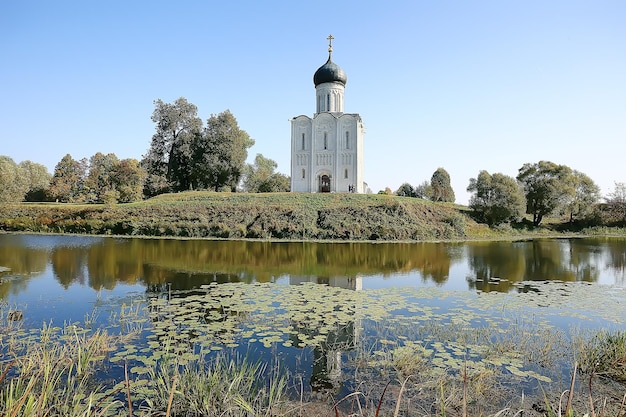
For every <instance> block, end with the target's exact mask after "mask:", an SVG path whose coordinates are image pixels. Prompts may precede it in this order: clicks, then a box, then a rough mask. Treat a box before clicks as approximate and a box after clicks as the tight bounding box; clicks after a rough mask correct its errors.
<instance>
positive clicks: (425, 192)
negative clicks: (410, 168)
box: [414, 180, 433, 200]
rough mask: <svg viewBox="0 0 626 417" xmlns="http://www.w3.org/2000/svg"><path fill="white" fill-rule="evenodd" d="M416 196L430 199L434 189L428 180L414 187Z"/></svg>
mask: <svg viewBox="0 0 626 417" xmlns="http://www.w3.org/2000/svg"><path fill="white" fill-rule="evenodd" d="M414 191H415V197H417V198H421V199H424V200H428V199H430V198H431V196H432V193H433V190H432V187H431V186H430V183H429V182H428V181H426V180H425V181H424V182H422V183H421V184H419V185H417V186H416V187H415V189H414Z"/></svg>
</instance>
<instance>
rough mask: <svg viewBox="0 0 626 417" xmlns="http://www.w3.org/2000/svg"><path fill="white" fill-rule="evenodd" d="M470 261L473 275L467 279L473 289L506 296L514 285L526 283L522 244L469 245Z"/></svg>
mask: <svg viewBox="0 0 626 417" xmlns="http://www.w3.org/2000/svg"><path fill="white" fill-rule="evenodd" d="M467 260H468V265H469V268H470V270H471V271H472V273H473V274H472V276H468V277H466V279H467V282H468V285H469V288H470V289H475V290H480V291H485V292H488V291H500V292H507V291H510V290H511V288H512V287H513V284H514V283H515V282H519V281H523V280H524V272H525V269H526V264H525V262H524V260H525V256H524V248H523V246H522V244H515V243H514V244H511V242H470V243H468V244H467Z"/></svg>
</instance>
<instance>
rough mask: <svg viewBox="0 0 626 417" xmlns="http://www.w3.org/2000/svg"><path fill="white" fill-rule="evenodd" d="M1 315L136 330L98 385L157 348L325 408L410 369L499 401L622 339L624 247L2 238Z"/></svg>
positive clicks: (621, 242) (143, 367)
mask: <svg viewBox="0 0 626 417" xmlns="http://www.w3.org/2000/svg"><path fill="white" fill-rule="evenodd" d="M0 300H1V301H0V302H1V303H2V309H3V310H4V314H3V317H4V316H7V314H8V312H9V311H11V312H19V313H20V317H19V320H20V323H21V328H22V329H24V330H23V331H27V330H28V329H39V328H41V326H42V323H51V322H53V323H56V324H57V325H58V326H62V325H63V324H65V325H67V324H68V323H70V324H71V323H79V324H80V326H82V327H98V328H106V329H107V330H108V331H111V332H121V331H128V329H134V330H136V333H137V335H138V336H137V337H136V338H135V339H133V340H132V341H129V342H127V343H125V344H124V346H123V347H120V348H119V349H117V350H116V351H115V352H113V353H111V355H110V357H109V358H108V359H109V366H108V367H107V371H106V373H107V375H106V377H107V378H113V379H115V378H120V377H121V375H122V374H123V365H122V363H125V364H130V365H131V373H132V375H134V377H136V378H140V377H141V375H142V374H145V373H147V372H148V368H149V367H150V366H152V365H153V364H154V363H155V362H158V361H159V360H160V358H162V357H163V355H164V354H165V353H164V351H163V350H164V346H167V349H169V350H170V352H175V353H176V355H177V358H178V359H177V360H178V361H179V363H180V364H181V365H184V364H185V363H186V362H188V361H193V360H195V359H196V358H198V357H200V356H206V355H212V354H216V352H222V353H223V352H228V353H229V354H238V355H244V356H251V357H254V358H255V360H257V359H258V360H263V361H266V362H271V363H276V362H279V363H280V364H281V367H283V368H284V369H287V370H288V371H289V374H290V375H291V378H292V379H293V380H294V381H301V382H300V384H301V386H300V388H299V389H301V390H305V391H307V392H324V393H326V394H328V395H331V396H334V397H335V398H338V397H341V396H345V395H346V394H347V393H350V392H354V391H356V390H357V389H358V387H360V386H361V384H363V381H364V380H366V379H368V378H370V379H378V380H380V379H381V376H382V379H384V378H388V379H393V378H395V379H398V378H399V377H401V376H402V375H408V374H410V373H411V372H416V371H417V368H415V367H416V366H417V365H416V364H421V365H422V366H423V367H422V368H420V372H422V373H424V369H428V370H429V371H428V372H431V373H433V372H434V373H437V372H438V373H439V374H448V375H455V374H456V375H457V376H456V377H457V378H458V375H459V373H460V372H466V373H471V372H474V373H476V374H481V375H482V374H484V370H485V369H489V370H490V372H492V371H493V370H496V371H497V372H498V375H499V377H502V379H501V380H502V381H503V382H501V383H502V384H503V386H509V387H524V388H525V389H528V390H532V389H534V388H536V387H537V384H538V383H542V382H543V383H557V384H561V385H566V384H567V383H568V382H569V372H570V370H571V366H572V364H573V361H574V358H573V357H572V354H571V353H568V352H566V351H563V352H565V353H563V352H559V351H558V349H557V348H555V346H561V345H562V344H564V343H565V344H567V343H570V344H571V343H572V340H573V338H574V337H575V336H576V335H577V334H584V333H585V332H586V331H589V330H597V329H608V330H623V329H626V314H624V304H625V303H626V239H619V238H580V239H533V240H524V241H513V242H509V241H502V242H501V241H496V242H462V243H311V242H264V241H263V242H262V241H208V240H166V239H130V238H129V239H126V238H112V237H86V236H59V235H19V234H4V235H0ZM4 320H5V321H6V318H5V319H4ZM381 369H388V373H385V372H381ZM103 377H104V375H103ZM302 381H306V382H302ZM294 385H296V383H295V382H294ZM516 389H517V388H516Z"/></svg>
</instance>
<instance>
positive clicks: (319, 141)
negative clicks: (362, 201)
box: [291, 35, 367, 193]
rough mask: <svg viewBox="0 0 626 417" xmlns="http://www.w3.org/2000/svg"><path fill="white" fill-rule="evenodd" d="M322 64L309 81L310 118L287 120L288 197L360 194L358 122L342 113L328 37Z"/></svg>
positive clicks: (340, 79) (340, 81)
mask: <svg viewBox="0 0 626 417" xmlns="http://www.w3.org/2000/svg"><path fill="white" fill-rule="evenodd" d="M328 40H329V46H328V60H327V61H326V63H325V64H324V65H322V66H321V67H319V68H318V69H317V71H316V72H315V74H314V75H313V83H314V85H315V108H316V112H315V114H314V115H313V118H311V117H308V116H304V115H301V116H297V117H294V118H293V119H291V191H292V192H304V193H318V192H321V193H327V192H346V193H347V192H355V193H364V192H366V191H367V185H366V184H365V183H364V181H363V179H364V178H363V135H364V133H365V128H364V127H363V122H362V120H361V116H359V115H358V114H356V113H344V91H345V87H346V82H347V79H348V78H347V76H346V73H345V72H344V71H343V70H342V69H341V68H340V67H339V66H338V65H337V64H335V63H334V62H333V60H332V52H333V49H332V40H333V37H332V35H331V36H329V37H328Z"/></svg>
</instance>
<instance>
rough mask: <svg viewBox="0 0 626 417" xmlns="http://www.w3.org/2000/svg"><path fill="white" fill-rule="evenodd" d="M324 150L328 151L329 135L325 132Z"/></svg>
mask: <svg viewBox="0 0 626 417" xmlns="http://www.w3.org/2000/svg"><path fill="white" fill-rule="evenodd" d="M324 149H325V150H326V149H328V133H326V132H324Z"/></svg>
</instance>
